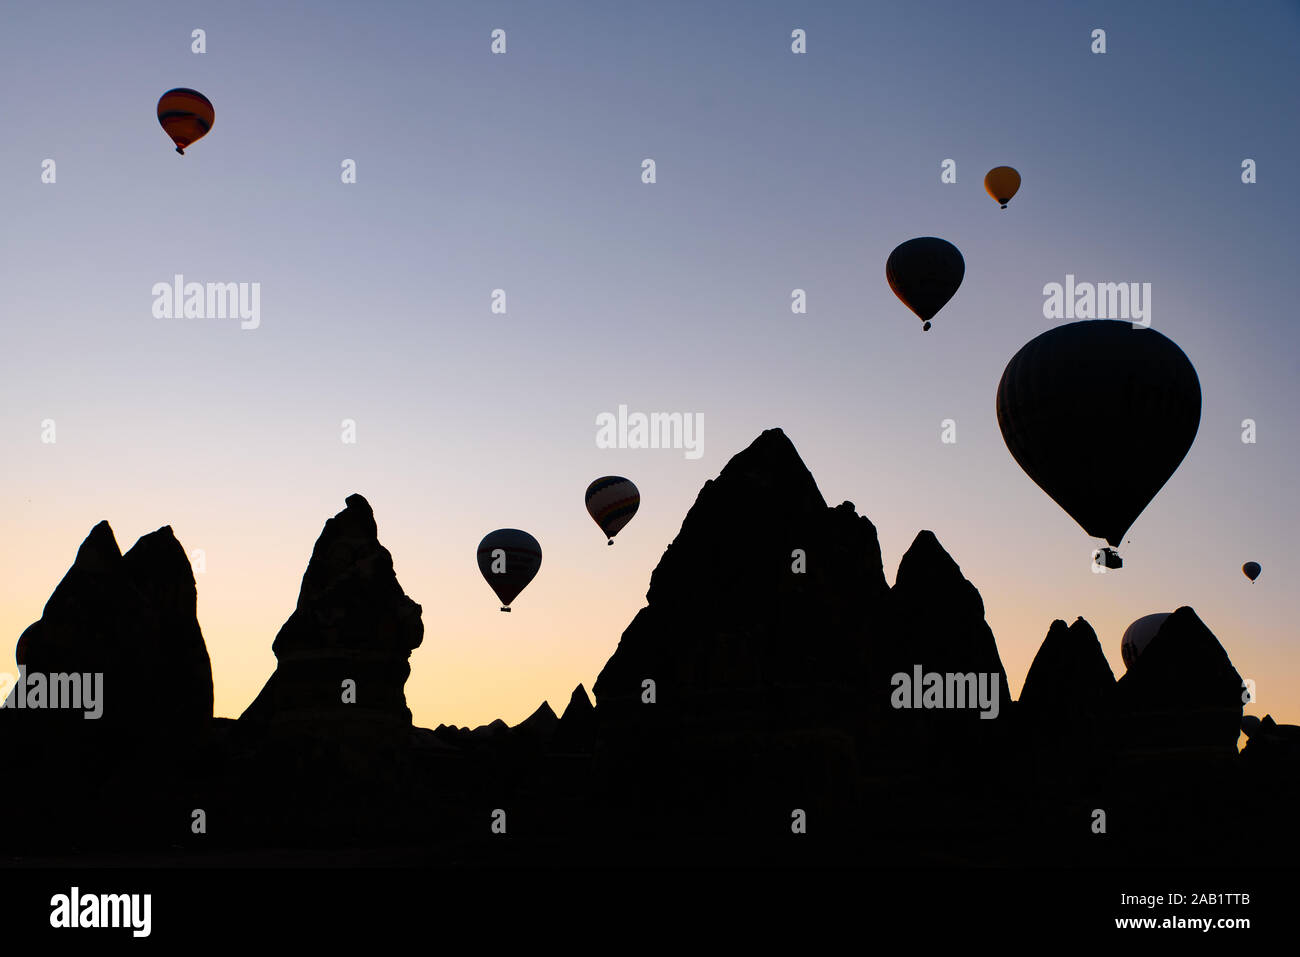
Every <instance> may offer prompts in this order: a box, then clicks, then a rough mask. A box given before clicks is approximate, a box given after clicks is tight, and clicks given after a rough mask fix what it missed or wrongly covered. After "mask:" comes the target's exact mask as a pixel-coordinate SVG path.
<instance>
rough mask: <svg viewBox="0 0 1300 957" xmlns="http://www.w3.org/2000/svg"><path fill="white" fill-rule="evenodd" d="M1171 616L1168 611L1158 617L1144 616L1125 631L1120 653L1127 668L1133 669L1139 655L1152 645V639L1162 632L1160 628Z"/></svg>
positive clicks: (1120, 644)
mask: <svg viewBox="0 0 1300 957" xmlns="http://www.w3.org/2000/svg"><path fill="white" fill-rule="evenodd" d="M1169 615H1170V613H1169V612H1167V611H1163V612H1160V613H1159V614H1156V615H1143V616H1142V617H1141V618H1139V619H1138V620H1137V621H1135V622H1133V624H1131V625H1129V626H1128V627H1127V628H1125V629H1124V637H1123V638H1121V639H1120V640H1119V653H1120V656H1121V657H1122V658H1123V659H1124V667H1125V668H1132V667H1133V662H1135V661H1137V659H1138V655H1140V654H1142V652H1143V651H1144V650H1146V646H1147V645H1149V644H1151V639H1152V638H1154V637H1155V636H1156V632H1158V631H1159V630H1160V626H1161V625H1163V624H1164V623H1165V619H1166V618H1168V617H1169Z"/></svg>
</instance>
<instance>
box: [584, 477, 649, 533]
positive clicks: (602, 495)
mask: <svg viewBox="0 0 1300 957" xmlns="http://www.w3.org/2000/svg"><path fill="white" fill-rule="evenodd" d="M640 507H641V493H640V492H638V491H637V488H636V486H635V485H633V484H632V483H631V482H630V481H629V480H628V479H625V478H622V477H621V476H618V475H606V476H605V477H604V478H598V479H596V481H594V482H592V483H591V484H590V485H588V486H587V514H588V515H590V516H591V517H592V518H593V519H595V522H596V524H597V525H599V526H600V530H601V531H602V532H604V533H605V537H606V538H608V539H609V544H611V545H613V544H614V536H615V535H617V534H618V533H619V529H621V528H622V527H623V526H624V525H626V524H627V523H628V522H630V521H632V516H633V515H635V514H636V510H637V509H638V508H640Z"/></svg>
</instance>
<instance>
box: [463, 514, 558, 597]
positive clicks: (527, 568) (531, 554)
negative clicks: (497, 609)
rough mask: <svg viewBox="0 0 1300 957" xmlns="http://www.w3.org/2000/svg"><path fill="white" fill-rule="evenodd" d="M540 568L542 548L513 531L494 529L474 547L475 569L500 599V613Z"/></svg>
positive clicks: (516, 530) (517, 530)
mask: <svg viewBox="0 0 1300 957" xmlns="http://www.w3.org/2000/svg"><path fill="white" fill-rule="evenodd" d="M541 567H542V546H541V545H539V544H537V539H535V538H533V536H531V535H529V534H528V533H527V532H521V531H520V530H519V529H517V528H498V529H497V530H496V531H495V532H488V533H487V534H486V535H484V536H483V541H481V542H479V543H478V568H479V571H480V572H482V573H483V577H484V578H485V579H486V580H487V583H488V584H489V585H490V586H491V587H492V590H493V591H494V592H496V593H497V598H499V599H501V610H502V611H509V610H510V603H511V602H512V601H514V600H515V599H516V598H517V597H518V596H519V593H520V592H521V591H523V590H524V588H525V587H527V585H528V583H529V582H530V581H532V580H533V578H535V577H536V575H537V570H538V569H539V568H541Z"/></svg>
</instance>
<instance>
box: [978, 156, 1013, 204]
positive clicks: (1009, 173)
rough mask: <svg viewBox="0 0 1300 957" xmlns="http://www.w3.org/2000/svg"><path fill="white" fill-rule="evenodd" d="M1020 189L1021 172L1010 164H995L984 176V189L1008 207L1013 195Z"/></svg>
mask: <svg viewBox="0 0 1300 957" xmlns="http://www.w3.org/2000/svg"><path fill="white" fill-rule="evenodd" d="M1018 189H1020V174H1019V173H1017V172H1016V171H1015V170H1014V169H1012V168H1011V167H1010V166H995V167H993V168H992V169H991V170H989V171H988V173H987V174H986V175H985V177H984V190H985V192H987V193H988V194H989V195H990V196H992V197H993V198H994V199H995V200H997V201H998V202H999V203H1001V204H1002V208H1003V209H1006V208H1007V203H1009V202H1011V197H1012V196H1014V195H1016V191H1017V190H1018Z"/></svg>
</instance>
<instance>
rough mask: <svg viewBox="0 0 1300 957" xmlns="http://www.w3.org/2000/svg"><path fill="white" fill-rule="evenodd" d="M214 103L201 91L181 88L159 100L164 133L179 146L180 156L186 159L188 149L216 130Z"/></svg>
mask: <svg viewBox="0 0 1300 957" xmlns="http://www.w3.org/2000/svg"><path fill="white" fill-rule="evenodd" d="M214 115H215V114H214V112H213V109H212V103H211V102H210V101H209V100H208V98H207V97H206V96H204V95H203V94H202V93H200V92H199V91H198V90H188V89H185V88H184V87H177V88H176V89H174V90H168V91H167V92H166V93H164V94H163V95H162V96H161V97H160V98H159V100H158V122H159V123H160V124H161V125H162V128H163V132H165V133H166V134H167V135H168V136H170V137H171V138H172V141H173V142H174V143H175V144H176V152H178V153H180V154H181V155H182V156H184V155H185V147H187V146H189V145H190V144H191V143H193V142H194V141H195V140H200V139H202V138H203V137H204V136H206V135H207V133H208V130H210V129H212V119H213V116H214Z"/></svg>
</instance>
